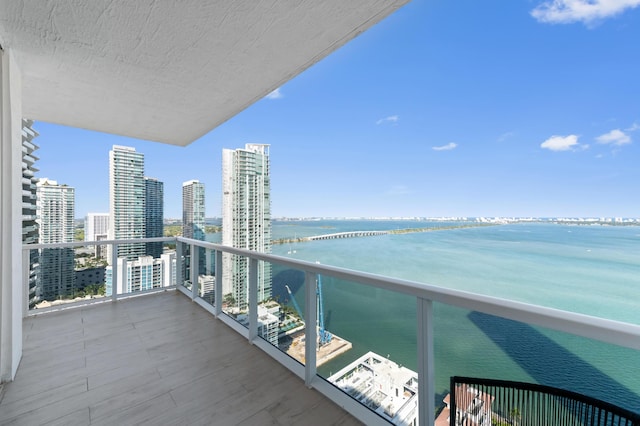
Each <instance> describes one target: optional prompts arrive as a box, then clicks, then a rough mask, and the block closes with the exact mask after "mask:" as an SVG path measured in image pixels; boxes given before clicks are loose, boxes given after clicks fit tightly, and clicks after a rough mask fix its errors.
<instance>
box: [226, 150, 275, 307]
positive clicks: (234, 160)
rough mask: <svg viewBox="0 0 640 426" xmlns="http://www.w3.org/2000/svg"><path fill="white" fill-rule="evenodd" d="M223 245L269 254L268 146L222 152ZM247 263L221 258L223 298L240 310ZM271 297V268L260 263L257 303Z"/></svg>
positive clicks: (244, 296) (244, 301) (236, 258)
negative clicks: (226, 296) (231, 297)
mask: <svg viewBox="0 0 640 426" xmlns="http://www.w3.org/2000/svg"><path fill="white" fill-rule="evenodd" d="M222 190H223V196H222V244H224V245H229V246H233V247H237V248H243V249H248V250H255V251H258V252H262V253H271V197H270V191H271V184H270V170H269V146H268V145H261V144H247V145H246V146H245V148H244V149H236V150H229V149H224V150H223V151H222ZM248 270H249V264H248V259H246V258H242V257H240V256H234V255H228V254H225V255H224V256H223V277H222V280H223V281H222V288H223V294H225V295H226V294H229V293H231V294H232V296H233V298H234V299H235V301H236V303H237V307H238V308H239V309H240V310H245V309H247V306H248V302H249V300H248V297H249V296H248V281H247V276H248ZM270 297H271V265H270V264H269V263H265V262H260V264H259V268H258V302H261V301H264V300H267V299H268V298H270Z"/></svg>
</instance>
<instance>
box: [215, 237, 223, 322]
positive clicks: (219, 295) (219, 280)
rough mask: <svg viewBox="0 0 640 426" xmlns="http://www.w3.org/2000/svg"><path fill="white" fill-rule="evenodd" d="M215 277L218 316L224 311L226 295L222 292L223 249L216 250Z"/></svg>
mask: <svg viewBox="0 0 640 426" xmlns="http://www.w3.org/2000/svg"><path fill="white" fill-rule="evenodd" d="M215 277H216V278H215V279H216V281H215V283H216V289H215V292H214V294H213V296H214V297H215V304H214V306H213V309H214V312H215V315H216V316H218V315H220V314H221V313H222V301H223V300H224V295H223V294H222V251H220V250H217V251H216V264H215Z"/></svg>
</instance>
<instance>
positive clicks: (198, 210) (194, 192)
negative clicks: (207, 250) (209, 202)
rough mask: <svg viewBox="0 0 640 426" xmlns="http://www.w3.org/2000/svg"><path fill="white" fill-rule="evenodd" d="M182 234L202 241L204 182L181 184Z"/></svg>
mask: <svg viewBox="0 0 640 426" xmlns="http://www.w3.org/2000/svg"><path fill="white" fill-rule="evenodd" d="M182 236H183V237H186V238H193V239H194V240H201V241H204V183H201V182H199V181H197V180H190V181H188V182H184V183H183V184H182Z"/></svg>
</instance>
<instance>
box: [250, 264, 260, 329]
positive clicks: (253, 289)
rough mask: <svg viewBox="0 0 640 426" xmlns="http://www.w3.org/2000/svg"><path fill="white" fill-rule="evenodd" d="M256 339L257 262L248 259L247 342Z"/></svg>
mask: <svg viewBox="0 0 640 426" xmlns="http://www.w3.org/2000/svg"><path fill="white" fill-rule="evenodd" d="M257 337H258V260H257V259H253V258H251V259H249V341H250V342H253V340H254V339H256V338H257Z"/></svg>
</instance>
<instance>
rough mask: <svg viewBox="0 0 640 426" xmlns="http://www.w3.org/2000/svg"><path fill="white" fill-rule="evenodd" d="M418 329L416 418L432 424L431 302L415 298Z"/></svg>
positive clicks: (422, 422) (433, 415) (432, 355)
mask: <svg viewBox="0 0 640 426" xmlns="http://www.w3.org/2000/svg"><path fill="white" fill-rule="evenodd" d="M417 301H418V303H417V312H416V314H417V315H416V317H417V321H418V324H417V329H418V330H417V331H418V413H419V414H418V420H419V424H420V426H424V425H432V424H433V422H434V421H435V419H436V411H435V398H436V396H435V380H436V377H435V369H434V364H433V357H434V354H433V302H432V301H431V300H427V299H422V298H420V297H418V298H417Z"/></svg>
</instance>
